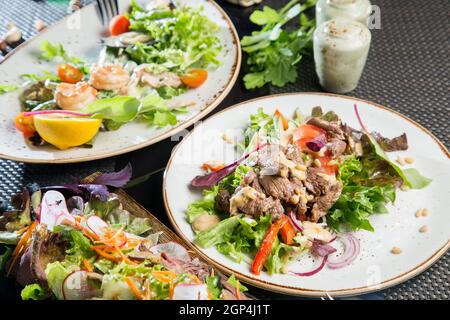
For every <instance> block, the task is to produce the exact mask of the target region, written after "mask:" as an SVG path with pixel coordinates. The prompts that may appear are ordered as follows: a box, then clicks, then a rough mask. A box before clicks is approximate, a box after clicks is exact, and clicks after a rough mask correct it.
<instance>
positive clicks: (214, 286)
mask: <svg viewBox="0 0 450 320" xmlns="http://www.w3.org/2000/svg"><path fill="white" fill-rule="evenodd" d="M205 283H206V286H207V287H208V293H209V295H210V297H211V300H220V294H221V293H222V290H220V288H219V276H208V277H206V279H205Z"/></svg>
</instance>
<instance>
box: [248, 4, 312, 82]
mask: <svg viewBox="0 0 450 320" xmlns="http://www.w3.org/2000/svg"><path fill="white" fill-rule="evenodd" d="M315 4H316V0H307V1H306V2H305V3H304V4H302V5H300V4H299V0H292V1H290V2H289V3H288V4H286V5H285V6H284V7H283V8H281V9H280V10H278V11H277V10H274V9H272V8H270V7H267V6H264V8H263V9H262V10H256V11H254V12H253V13H252V14H251V15H250V21H251V22H253V23H254V24H257V25H259V26H262V29H261V30H260V31H255V32H253V33H252V34H251V36H245V37H243V38H242V40H241V45H242V50H243V51H244V52H246V53H247V54H248V58H247V67H248V73H247V74H246V75H245V76H244V84H245V87H246V88H247V89H254V88H260V87H262V86H264V85H265V84H266V83H270V84H272V85H275V86H279V87H282V86H284V85H286V84H287V83H289V82H295V80H296V79H297V68H296V65H297V64H298V63H299V62H300V60H301V59H302V56H303V55H304V54H308V53H309V52H310V51H311V50H312V37H313V32H314V29H315V20H314V19H309V18H308V17H307V16H306V15H305V14H304V13H303V12H304V11H305V10H307V9H309V8H311V7H313V6H314V5H315ZM296 17H299V19H298V21H299V26H297V27H296V28H295V29H294V30H289V31H288V30H283V29H282V28H283V27H285V25H286V24H287V23H288V22H289V21H291V20H292V19H294V18H296Z"/></svg>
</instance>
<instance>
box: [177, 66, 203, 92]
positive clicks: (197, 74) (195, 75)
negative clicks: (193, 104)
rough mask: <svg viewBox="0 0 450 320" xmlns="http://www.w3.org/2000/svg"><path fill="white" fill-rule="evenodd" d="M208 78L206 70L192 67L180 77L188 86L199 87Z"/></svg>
mask: <svg viewBox="0 0 450 320" xmlns="http://www.w3.org/2000/svg"><path fill="white" fill-rule="evenodd" d="M207 78H208V71H206V70H204V69H192V70H190V71H189V72H188V73H187V74H185V75H184V76H182V77H181V82H183V83H184V84H185V85H186V86H188V87H189V88H197V87H200V86H201V85H202V84H203V83H204V82H205V81H206V79H207Z"/></svg>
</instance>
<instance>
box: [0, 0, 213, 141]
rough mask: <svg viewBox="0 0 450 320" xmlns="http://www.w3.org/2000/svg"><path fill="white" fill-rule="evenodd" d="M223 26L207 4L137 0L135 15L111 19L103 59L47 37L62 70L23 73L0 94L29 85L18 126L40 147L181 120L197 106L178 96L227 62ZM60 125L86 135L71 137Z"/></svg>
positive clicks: (50, 54)
mask: <svg viewBox="0 0 450 320" xmlns="http://www.w3.org/2000/svg"><path fill="white" fill-rule="evenodd" d="M218 30H219V29H218V26H217V25H216V24H215V23H213V22H212V21H211V20H209V18H208V17H206V16H205V14H204V12H203V8H202V7H195V8H194V7H189V6H175V5H174V4H173V3H172V2H171V1H150V2H149V3H148V6H147V7H146V8H143V7H141V6H139V5H138V4H137V2H136V1H132V2H131V6H130V10H129V12H128V13H126V14H125V15H119V16H117V17H115V18H114V19H113V20H112V21H111V24H110V27H109V32H110V37H108V38H104V39H102V46H103V49H102V52H101V54H100V57H99V60H98V61H97V63H89V62H87V61H84V60H83V59H81V58H79V57H76V56H73V55H71V54H70V53H68V52H67V51H66V50H65V48H64V47H63V46H62V45H61V44H59V43H56V44H52V43H50V42H48V41H43V42H42V43H41V51H42V54H41V58H43V59H46V60H55V61H58V62H60V63H61V64H60V65H59V66H58V68H57V70H55V71H56V72H53V71H44V72H43V73H42V74H24V75H22V79H23V81H24V82H23V83H22V84H21V85H18V84H6V85H2V86H1V87H0V94H3V93H7V92H10V91H13V90H16V89H19V88H23V90H22V93H21V95H20V101H21V104H22V106H23V111H24V112H22V113H20V114H19V115H18V116H17V117H16V119H15V124H16V127H17V129H18V130H19V131H21V132H22V133H23V135H24V136H25V137H26V138H29V139H30V140H31V142H33V143H34V144H35V145H43V144H46V143H50V144H52V145H54V146H56V147H57V148H59V149H65V148H69V147H74V146H80V145H90V144H92V139H93V138H94V137H95V135H96V134H97V132H98V131H99V130H117V129H118V128H120V127H121V126H122V125H123V124H126V123H128V122H131V121H136V120H138V121H140V122H143V123H146V124H148V125H149V126H154V127H166V126H169V125H175V124H176V123H177V122H178V121H179V115H181V114H185V113H188V112H189V107H190V106H192V105H193V104H195V102H193V101H187V100H186V98H182V97H178V96H180V95H181V94H183V93H185V92H187V91H188V90H191V89H195V88H197V87H199V86H201V85H202V84H203V83H204V82H205V81H206V80H207V76H208V71H207V69H210V68H215V67H217V66H218V65H219V64H220V61H219V54H220V52H221V50H222V47H221V42H220V39H219V38H218V37H217V34H218ZM92 119H94V120H92ZM68 123H69V125H67V124H68ZM61 127H66V129H67V131H69V133H70V132H76V131H82V132H83V133H84V134H83V135H82V136H78V135H76V134H75V133H73V134H64V130H61Z"/></svg>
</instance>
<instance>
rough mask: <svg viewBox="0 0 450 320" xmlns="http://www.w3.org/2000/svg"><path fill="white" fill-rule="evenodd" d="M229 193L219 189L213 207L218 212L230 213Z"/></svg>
mask: <svg viewBox="0 0 450 320" xmlns="http://www.w3.org/2000/svg"><path fill="white" fill-rule="evenodd" d="M230 198H231V195H230V192H228V190H226V189H220V190H219V192H218V193H217V196H216V202H215V207H216V209H217V210H219V211H223V212H225V213H230Z"/></svg>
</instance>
